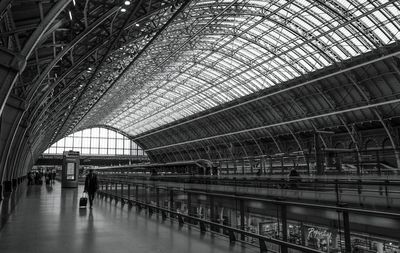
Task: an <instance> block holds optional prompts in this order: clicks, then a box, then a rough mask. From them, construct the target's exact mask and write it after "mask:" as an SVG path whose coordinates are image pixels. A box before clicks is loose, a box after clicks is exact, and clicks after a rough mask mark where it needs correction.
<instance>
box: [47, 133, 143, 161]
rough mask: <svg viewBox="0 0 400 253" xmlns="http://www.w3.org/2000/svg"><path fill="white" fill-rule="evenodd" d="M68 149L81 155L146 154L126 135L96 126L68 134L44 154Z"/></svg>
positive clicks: (57, 152) (60, 152)
mask: <svg viewBox="0 0 400 253" xmlns="http://www.w3.org/2000/svg"><path fill="white" fill-rule="evenodd" d="M69 150H73V151H79V152H80V153H81V154H82V155H131V156H145V155H146V153H145V152H144V151H143V149H142V148H140V147H139V146H138V145H137V144H136V143H135V142H133V141H131V140H130V139H128V137H126V136H124V135H122V134H120V133H118V132H116V131H113V130H110V129H106V128H98V127H96V128H90V129H85V130H82V131H79V132H76V133H73V134H70V135H68V136H67V137H65V138H63V139H61V140H59V141H57V142H56V143H54V144H53V145H51V147H49V148H48V149H47V150H46V151H44V154H62V153H63V152H64V151H69Z"/></svg>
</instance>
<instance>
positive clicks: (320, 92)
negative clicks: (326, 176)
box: [314, 86, 360, 153]
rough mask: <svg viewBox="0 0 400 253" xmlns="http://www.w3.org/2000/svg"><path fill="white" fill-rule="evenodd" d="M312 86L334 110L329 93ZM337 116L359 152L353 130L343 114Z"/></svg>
mask: <svg viewBox="0 0 400 253" xmlns="http://www.w3.org/2000/svg"><path fill="white" fill-rule="evenodd" d="M314 88H315V89H316V90H317V91H318V93H319V94H320V96H321V97H322V98H323V99H324V100H325V103H326V104H327V105H328V107H329V108H330V109H331V110H335V106H334V105H333V104H332V102H331V101H332V96H331V95H329V93H323V92H322V91H321V90H320V89H319V88H318V87H316V86H314ZM328 96H329V97H330V99H328ZM337 117H338V118H339V120H340V122H342V124H343V126H344V128H345V129H346V131H347V133H348V134H349V136H350V138H351V140H352V141H353V143H354V145H355V148H356V151H357V152H358V153H359V152H360V148H359V143H358V141H357V139H356V137H355V136H354V134H353V132H352V131H351V130H350V127H349V125H348V123H347V122H346V120H345V118H344V117H343V115H337Z"/></svg>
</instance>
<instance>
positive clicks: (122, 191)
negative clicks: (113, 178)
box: [121, 182, 124, 198]
mask: <svg viewBox="0 0 400 253" xmlns="http://www.w3.org/2000/svg"><path fill="white" fill-rule="evenodd" d="M123 197H124V182H121V198H123Z"/></svg>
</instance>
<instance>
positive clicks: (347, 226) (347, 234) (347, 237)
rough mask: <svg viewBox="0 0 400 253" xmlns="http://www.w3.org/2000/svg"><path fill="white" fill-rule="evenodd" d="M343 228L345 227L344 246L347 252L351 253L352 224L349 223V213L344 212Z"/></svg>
mask: <svg viewBox="0 0 400 253" xmlns="http://www.w3.org/2000/svg"><path fill="white" fill-rule="evenodd" d="M343 226H344V245H345V252H346V253H350V252H351V240H350V222H349V213H348V212H347V211H343Z"/></svg>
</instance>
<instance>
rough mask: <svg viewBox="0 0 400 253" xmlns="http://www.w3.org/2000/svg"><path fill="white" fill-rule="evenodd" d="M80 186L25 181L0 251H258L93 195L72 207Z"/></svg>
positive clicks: (0, 236) (3, 233) (0, 233)
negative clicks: (91, 201) (87, 205)
mask: <svg viewBox="0 0 400 253" xmlns="http://www.w3.org/2000/svg"><path fill="white" fill-rule="evenodd" d="M81 192H82V190H81V189H79V190H78V189H62V188H61V187H60V184H59V183H57V182H56V184H55V185H53V186H52V187H46V186H30V187H27V189H26V192H24V196H22V197H21V199H20V201H19V202H18V205H17V206H16V207H15V210H13V212H12V213H11V215H10V216H9V217H8V219H7V222H6V224H5V225H4V227H3V228H2V229H1V231H0V252H1V253H6V252H7V253H8V252H21V253H22V252H24V253H25V252H27V253H28V252H29V253H36V252H38V253H39V252H40V253H46V252H51V253H54V252H59V253H62V252H68V253H70V252H82V253H91V252H93V253H94V252H96V253H102V252H104V253H106V252H107V253H108V252H110V253H111V252H115V253H118V252H138V253H150V252H152V253H153V252H154V253H161V252H165V253H186V252H193V253H200V252H201V253H207V252H212V253H222V252H242V253H253V252H259V250H257V249H256V248H254V247H249V246H248V247H244V246H243V245H241V244H239V243H236V245H230V244H229V241H228V239H227V238H225V237H222V236H219V235H210V234H209V233H207V234H205V235H201V234H200V232H199V231H198V230H197V229H195V228H190V229H189V228H188V227H187V226H184V227H183V228H179V226H178V224H176V223H171V222H170V221H169V220H167V221H165V222H162V221H161V219H157V217H156V216H155V215H153V217H152V218H149V217H148V216H147V217H146V215H145V214H144V212H142V213H138V212H137V211H136V210H135V208H132V209H129V208H128V206H127V205H125V206H123V207H121V206H120V204H119V203H117V204H116V203H115V202H114V201H112V202H111V201H110V200H109V199H96V200H95V205H94V209H93V210H90V209H88V210H85V209H84V210H82V209H79V208H78V200H79V197H80V193H81Z"/></svg>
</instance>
